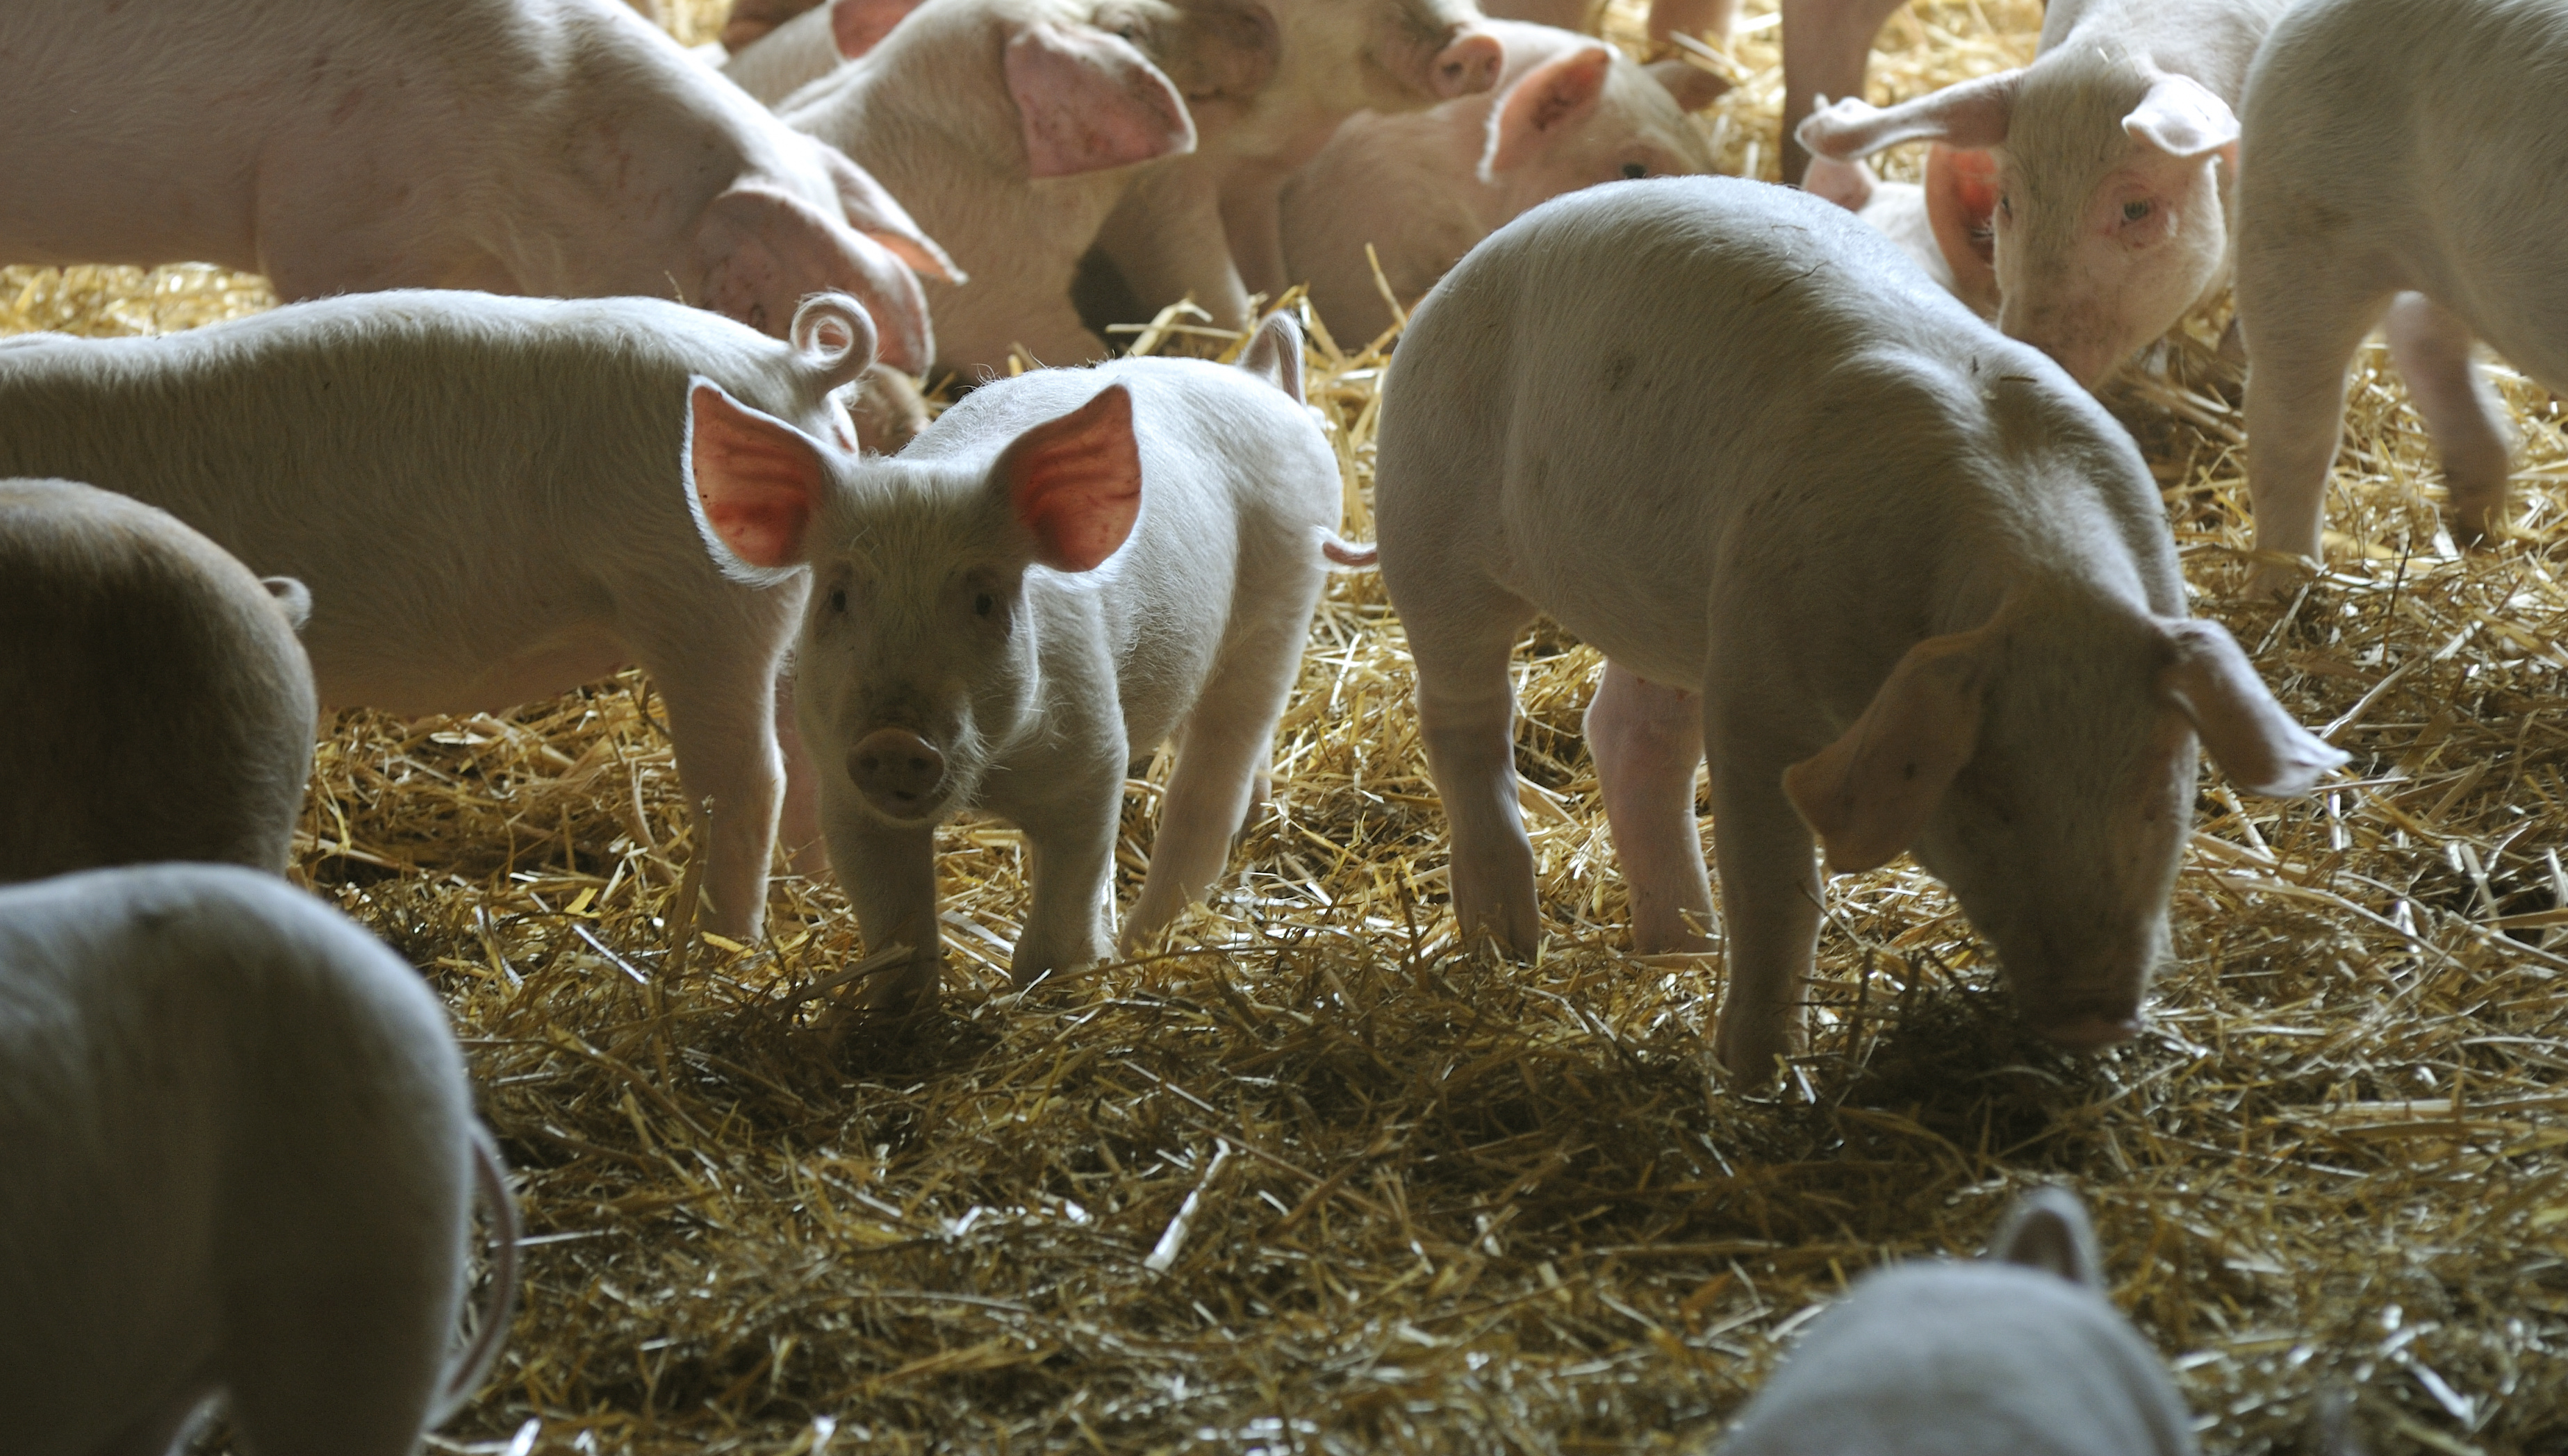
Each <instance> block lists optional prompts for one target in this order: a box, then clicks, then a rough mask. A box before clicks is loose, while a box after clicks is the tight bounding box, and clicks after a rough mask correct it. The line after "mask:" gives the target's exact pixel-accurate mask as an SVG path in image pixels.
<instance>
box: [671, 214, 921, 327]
mask: <svg viewBox="0 0 2568 1456" xmlns="http://www.w3.org/2000/svg"><path fill="white" fill-rule="evenodd" d="M696 250H697V261H698V263H699V265H700V266H701V267H702V269H703V276H704V284H703V289H704V296H703V297H702V298H700V299H698V300H697V302H700V303H702V304H704V305H705V306H706V307H708V308H711V309H713V310H715V311H716V312H719V313H725V314H729V315H730V316H731V317H733V318H735V319H738V320H740V321H741V322H742V323H744V324H747V325H749V326H750V327H751V328H753V329H757V330H758V331H760V332H761V333H766V334H782V333H784V332H785V330H786V328H787V327H788V325H789V324H790V323H791V322H792V320H793V318H794V311H795V309H796V308H797V307H798V306H799V305H800V304H801V303H802V297H803V295H804V294H807V293H817V292H821V291H823V290H827V289H837V290H839V291H841V292H845V293H851V294H854V295H855V296H856V298H857V299H858V300H859V301H860V302H862V303H863V304H864V306H865V312H866V313H868V314H870V315H871V316H872V318H873V320H874V325H875V327H876V328H877V329H879V330H880V331H881V333H882V353H883V358H884V359H885V360H886V361H887V362H889V363H891V364H892V365H894V366H896V367H898V368H901V369H905V370H908V371H910V372H912V373H916V372H918V371H921V370H924V369H926V368H927V367H928V366H929V365H930V364H932V363H934V362H935V355H936V336H935V334H934V332H933V331H932V330H931V329H930V327H929V325H928V322H927V295H926V294H924V293H922V292H920V291H919V287H918V280H917V279H916V278H913V277H911V276H910V272H909V269H907V268H906V267H904V266H902V265H901V263H900V261H899V260H898V259H896V258H894V257H893V256H892V255H891V254H890V253H888V252H886V251H884V250H883V249H882V247H880V246H879V245H878V244H876V243H874V242H872V241H871V240H869V239H867V238H863V237H859V236H857V235H856V234H855V233H854V232H851V231H849V230H848V228H847V226H846V224H845V223H843V222H840V221H838V220H836V219H834V218H829V217H823V216H821V215H820V213H819V212H818V211H817V210H815V209H813V208H812V207H810V206H808V205H806V204H805V203H803V201H802V199H801V198H799V197H791V196H788V195H786V194H785V193H783V192H779V191H776V190H775V189H773V188H770V187H761V186H738V187H733V188H732V189H731V190H729V191H727V192H724V193H723V194H722V195H720V196H718V197H716V198H714V200H713V202H712V203H711V205H709V206H708V207H707V208H706V209H705V215H704V220H703V221H702V222H701V223H699V224H698V226H697V230H696Z"/></svg>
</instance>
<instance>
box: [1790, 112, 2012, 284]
mask: <svg viewBox="0 0 2568 1456" xmlns="http://www.w3.org/2000/svg"><path fill="white" fill-rule="evenodd" d="M1801 185H1802V187H1803V188H1805V189H1806V190H1808V191H1809V193H1810V194H1811V195H1812V196H1817V197H1825V198H1827V199H1828V200H1829V201H1831V202H1834V203H1836V204H1837V205H1838V206H1840V207H1843V208H1844V209H1846V210H1847V211H1848V212H1851V213H1853V214H1854V215H1856V216H1857V217H1860V218H1862V219H1863V220H1864V222H1865V224H1866V225H1867V226H1869V227H1871V228H1873V229H1874V230H1875V231H1877V232H1879V233H1880V234H1881V235H1882V236H1884V237H1886V238H1888V239H1890V240H1891V241H1892V242H1895V243H1897V244H1899V250H1900V251H1901V252H1903V253H1906V254H1907V255H1908V256H1909V257H1910V258H1911V259H1912V260H1914V261H1915V262H1916V264H1917V266H1919V267H1921V268H1923V269H1925V270H1926V276H1927V277H1929V278H1932V279H1934V280H1935V283H1936V285H1937V286H1938V287H1940V288H1942V289H1943V290H1944V291H1945V292H1946V293H1949V294H1951V295H1953V296H1954V297H1955V298H1958V299H1960V300H1961V301H1962V302H1964V303H1965V304H1968V305H1970V309H1971V312H1973V313H1975V314H1978V315H1979V316H1980V317H1981V318H1984V319H1991V320H1994V319H1995V318H1996V317H1997V316H1998V275H1997V270H1996V269H1995V268H1993V267H1991V266H1990V263H1989V258H1990V253H1991V247H1992V243H1991V238H1990V233H1989V227H1988V221H1989V217H1990V215H1991V214H1992V213H1994V212H1995V211H1996V210H1997V162H1996V159H1995V158H1994V157H1992V156H1991V155H1990V154H1989V153H1988V152H1986V151H1977V150H1973V151H1961V150H1957V149H1955V148H1953V147H1950V146H1945V145H1944V144H1943V143H1941V142H1937V143H1934V144H1932V145H1930V146H1928V147H1927V148H1926V179H1925V180H1924V181H1922V182H1885V181H1883V180H1882V179H1881V178H1880V177H1878V176H1876V175H1874V174H1873V170H1872V167H1871V166H1870V164H1868V163H1866V162H1862V161H1839V160H1837V159H1836V158H1835V157H1833V156H1819V157H1812V158H1811V159H1810V163H1809V168H1808V171H1807V172H1806V173H1805V174H1804V175H1803V176H1802V178H1801Z"/></svg>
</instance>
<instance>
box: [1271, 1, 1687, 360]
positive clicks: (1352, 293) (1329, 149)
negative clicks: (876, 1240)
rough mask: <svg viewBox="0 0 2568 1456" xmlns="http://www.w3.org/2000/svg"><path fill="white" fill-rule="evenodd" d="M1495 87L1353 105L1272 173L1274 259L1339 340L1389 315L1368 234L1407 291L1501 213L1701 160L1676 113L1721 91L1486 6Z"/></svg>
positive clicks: (1413, 297)
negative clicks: (1275, 188)
mask: <svg viewBox="0 0 2568 1456" xmlns="http://www.w3.org/2000/svg"><path fill="white" fill-rule="evenodd" d="M1482 28H1483V29H1485V30H1486V31H1487V32H1488V33H1489V34H1490V35H1493V36H1495V37H1497V39H1498V44H1499V45H1500V47H1502V48H1503V49H1504V52H1505V62H1504V65H1503V66H1502V68H1501V69H1500V71H1499V73H1498V84H1497V86H1496V87H1495V88H1493V89H1491V90H1489V91H1485V92H1481V93H1479V94H1477V95H1474V96H1465V97H1458V98H1456V99H1454V100H1452V101H1448V102H1445V103H1444V104H1443V105H1441V106H1435V107H1431V108H1429V109H1428V110H1426V111H1423V112H1405V113H1393V114H1389V115H1385V114H1383V113H1379V112H1362V113H1358V114H1357V115H1356V116H1353V117H1350V118H1348V119H1347V121H1346V123H1345V124H1344V125H1342V126H1340V127H1339V128H1338V131H1337V135H1336V136H1334V137H1332V138H1330V139H1329V145H1328V146H1324V147H1322V148H1321V149H1320V154H1319V155H1317V156H1315V157H1312V158H1311V160H1310V161H1309V162H1308V163H1306V164H1305V165H1304V166H1303V167H1302V169H1301V170H1300V171H1297V172H1295V173H1294V174H1293V177H1292V180H1290V181H1289V182H1287V183H1286V184H1285V187H1284V198H1283V229H1284V262H1285V268H1286V271H1287V274H1288V276H1290V277H1292V278H1293V279H1295V280H1297V281H1300V282H1305V283H1308V284H1310V285H1311V306H1312V307H1313V308H1315V309H1317V310H1318V311H1319V314H1320V317H1321V319H1323V320H1324V321H1326V322H1327V324H1328V326H1329V329H1330V331H1331V332H1332V333H1335V334H1338V335H1340V336H1341V337H1342V339H1343V340H1344V341H1345V342H1346V343H1348V344H1357V343H1361V342H1363V341H1365V340H1368V339H1373V338H1376V337H1379V336H1380V335H1381V334H1382V332H1383V331H1384V330H1386V329H1388V328H1390V327H1391V306H1390V305H1389V304H1387V303H1385V302H1384V301H1383V297H1382V290H1381V289H1380V288H1379V287H1378V286H1377V285H1376V284H1375V282H1374V273H1373V265H1372V264H1371V263H1370V262H1368V261H1367V260H1366V257H1365V244H1367V243H1371V244H1373V246H1374V251H1375V253H1376V254H1377V255H1378V256H1379V257H1380V258H1381V260H1382V273H1383V278H1384V280H1385V281H1387V282H1388V283H1390V285H1391V291H1392V293H1393V294H1394V295H1395V296H1397V297H1398V298H1399V299H1400V300H1401V302H1402V303H1403V304H1404V305H1406V304H1410V303H1414V302H1416V301H1417V299H1418V298H1419V296H1420V295H1422V294H1424V293H1426V291H1427V290H1428V289H1430V288H1432V287H1434V286H1435V284H1436V280H1437V279H1438V278H1441V277H1443V276H1444V270H1445V269H1447V268H1450V267H1452V266H1453V263H1454V260H1456V259H1458V258H1460V257H1461V256H1462V255H1463V254H1464V253H1467V252H1469V251H1470V250H1471V245H1472V244H1474V243H1476V242H1478V241H1479V240H1480V239H1482V238H1484V237H1487V236H1488V235H1489V234H1490V232H1492V231H1493V230H1495V229H1496V228H1497V227H1498V226H1499V224H1501V223H1504V222H1506V221H1507V220H1508V219H1509V218H1512V217H1514V216H1515V215H1516V214H1517V213H1520V212H1522V211H1524V210H1525V209H1526V208H1528V207H1531V206H1533V205H1534V204H1535V203H1537V202H1543V201H1547V200H1549V199H1550V198H1553V197H1556V196H1559V195H1560V194H1561V193H1563V192H1569V191H1575V190H1576V189H1578V188H1580V187H1586V186H1593V185H1594V184H1596V183H1598V182H1610V181H1615V180H1618V179H1622V178H1629V177H1647V176H1667V175H1672V174H1681V173H1689V172H1707V171H1711V170H1713V169H1714V158H1713V155H1712V149H1711V147H1710V146H1708V145H1706V143H1705V142H1704V139H1703V136H1702V134H1701V133H1699V132H1697V131H1696V130H1695V128H1694V126H1693V124H1692V123H1691V122H1689V121H1688V120H1687V119H1686V113H1688V112H1690V111H1693V110H1695V109H1697V108H1699V107H1704V106H1709V105H1711V103H1712V102H1713V100H1714V99H1715V98H1716V97H1718V96H1720V95H1721V93H1722V92H1723V91H1726V90H1728V84H1727V83H1726V82H1724V81H1722V80H1721V78H1719V77H1717V76H1715V75H1713V74H1712V73H1711V72H1709V71H1705V70H1702V69H1701V68H1699V67H1695V66H1690V65H1687V64H1686V63H1685V62H1683V61H1661V62H1658V63H1656V64H1654V65H1650V66H1643V65H1641V64H1640V63H1638V62H1636V61H1633V60H1631V59H1630V58H1629V57H1627V56H1625V55H1624V54H1623V53H1622V52H1621V51H1618V50H1616V49H1614V48H1613V47H1611V46H1608V45H1606V44H1605V43H1604V42H1602V41H1596V40H1591V39H1589V38H1587V37H1585V36H1581V35H1576V34H1573V33H1571V32H1569V31H1565V30H1559V29H1556V28H1554V27H1552V26H1547V25H1527V24H1524V23H1523V22H1521V21H1507V20H1493V21H1489V22H1487V23H1486V24H1485V25H1484V26H1483V27H1482Z"/></svg>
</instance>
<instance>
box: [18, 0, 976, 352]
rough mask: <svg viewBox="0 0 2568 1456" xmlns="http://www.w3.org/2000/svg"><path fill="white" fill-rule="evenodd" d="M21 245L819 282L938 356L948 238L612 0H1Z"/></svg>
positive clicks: (276, 264)
mask: <svg viewBox="0 0 2568 1456" xmlns="http://www.w3.org/2000/svg"><path fill="white" fill-rule="evenodd" d="M0 56H5V57H10V58H13V59H12V60H11V62H10V68H9V84H8V85H7V86H5V87H0V197H6V198H8V199H9V205H8V206H7V207H5V208H0V257H6V258H8V259H9V260H10V261H12V262H20V263H165V262H177V261H183V260H191V259H192V260H198V261H204V262H214V263H221V264H223V265H225V266H226V267H232V268H240V269H246V270H251V271H255V272H260V273H265V274H266V275H267V276H268V279H269V281H270V282H272V283H273V284H274V285H275V286H276V291H277V294H278V296H279V297H282V298H285V299H289V300H292V299H303V298H318V297H321V296H324V295H328V294H335V293H347V292H360V291H364V290H368V289H381V288H403V287H437V288H480V289H488V290H490V291H493V292H498V293H528V294H549V295H556V296H572V297H580V296H590V297H594V296H604V295H610V294H642V295H647V296H650V297H654V298H667V297H670V296H672V295H675V296H677V297H679V298H682V299H684V300H686V301H687V302H690V303H698V304H702V305H705V306H706V307H709V308H712V309H715V310H718V311H720V312H722V313H725V314H728V315H730V316H732V317H733V318H736V319H740V320H742V321H743V322H746V323H748V324H750V325H752V326H753V327H756V328H759V329H761V330H764V331H767V332H770V333H780V332H782V331H783V330H784V328H785V326H786V324H787V322H788V321H789V320H791V319H792V318H793V317H794V308H795V305H796V304H797V303H798V302H799V301H800V300H801V299H802V296H803V295H804V294H806V293H812V292H816V291H819V290H822V289H838V290H842V291H845V292H848V293H852V294H854V295H856V296H857V297H858V298H860V299H862V300H863V301H864V302H865V304H866V305H867V306H868V307H869V308H871V309H872V310H873V311H874V314H875V317H876V318H877V320H878V321H879V322H880V324H881V327H882V329H883V332H884V335H885V344H884V349H883V354H884V357H885V358H886V360H888V361H889V362H890V363H892V364H894V365H897V366H899V367H900V368H903V369H908V370H913V371H915V370H920V369H924V368H926V367H927V365H928V363H929V361H930V360H931V359H932V358H933V357H934V352H935V351H934V335H933V333H932V332H931V330H930V328H929V325H928V318H927V305H926V302H925V300H924V298H923V297H922V295H921V294H920V292H919V286H918V280H917V279H916V278H915V277H913V276H912V270H918V271H921V272H924V273H925V274H927V275H928V276H931V277H937V278H950V277H951V275H952V271H953V270H952V269H951V267H950V265H949V264H948V262H947V260H946V259H945V256H944V254H943V253H942V251H940V250H939V249H938V248H937V246H936V244H935V243H934V242H932V241H930V240H929V239H928V237H927V236H926V234H924V233H922V232H920V231H919V229H918V226H917V224H915V223H913V222H912V221H911V220H910V218H909V215H908V214H907V213H906V212H904V211H902V210H901V207H900V204H899V203H897V202H894V201H893V200H892V199H891V196H890V194H889V193H887V192H885V191H884V190H883V189H882V188H881V187H880V186H878V185H877V184H876V183H875V182H874V180H873V179H872V178H871V177H869V176H867V175H865V174H864V173H863V172H862V171H860V170H858V169H857V168H856V167H855V166H853V165H852V164H850V163H849V162H848V161H847V159H846V158H845V157H844V156H842V155H839V154H837V153H835V152H833V151H831V150H830V149H829V148H827V147H825V146H820V145H818V144H816V143H814V142H813V141H812V140H811V139H810V138H808V137H803V136H799V135H797V134H796V133H794V132H793V131H792V130H791V129H789V128H787V127H785V126H784V125H783V124H782V123H780V122H778V121H777V120H776V118H775V117H773V116H771V115H769V114H768V113H767V112H766V111H765V110H764V109H763V108H761V107H759V106H758V105H757V104H756V103H755V102H753V101H751V100H750V99H749V98H748V97H746V96H744V95H742V94H741V93H740V91H739V90H738V89H737V88H735V87H732V86H729V85H727V84H725V83H724V82H723V81H722V80H720V79H719V78H717V77H715V76H712V75H710V74H708V73H707V72H706V70H705V68H704V67H703V66H702V65H700V64H699V63H697V62H696V61H695V60H694V59H693V58H691V57H689V56H688V55H687V54H686V52H684V51H683V50H681V49H679V47H678V45H677V43H676V42H674V41H672V40H671V39H670V38H669V37H668V36H667V35H666V34H664V33H662V32H660V31H658V30H656V29H654V28H653V27H652V26H651V25H650V24H649V23H647V22H645V21H644V20H643V19H642V18H641V17H639V16H637V15H635V14H634V13H633V11H632V10H631V9H629V8H627V7H626V6H624V5H621V4H618V3H615V0H306V3H298V4H276V3H269V4H262V5H257V6H253V7H250V8H247V9H245V8H244V7H243V6H241V5H239V4H237V3H231V0H155V3H153V4H149V5H106V6H101V5H97V4H93V3H90V0H13V3H11V4H8V5H0Z"/></svg>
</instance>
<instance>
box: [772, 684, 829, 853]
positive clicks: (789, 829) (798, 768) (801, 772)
mask: <svg viewBox="0 0 2568 1456" xmlns="http://www.w3.org/2000/svg"><path fill="white" fill-rule="evenodd" d="M776 751H777V753H778V755H779V756H780V757H781V758H782V759H783V760H784V763H785V806H784V809H783V810H782V811H781V812H780V813H779V814H778V815H777V821H776V842H777V843H778V844H779V845H780V846H781V847H783V849H784V850H785V862H786V863H787V864H788V865H789V866H791V867H792V869H793V871H794V873H796V874H798V875H801V876H802V878H804V879H806V880H816V879H818V878H819V877H820V876H822V875H824V874H827V873H828V871H829V841H828V840H827V839H826V838H825V837H823V835H822V831H821V828H820V774H819V770H818V769H816V768H814V767H813V766H812V763H811V750H810V747H809V746H808V745H807V744H805V743H804V742H803V741H802V728H801V727H799V726H798V725H797V724H796V722H795V718H794V675H793V674H792V673H790V672H789V673H779V674H777V677H776Z"/></svg>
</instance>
